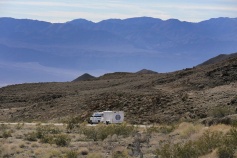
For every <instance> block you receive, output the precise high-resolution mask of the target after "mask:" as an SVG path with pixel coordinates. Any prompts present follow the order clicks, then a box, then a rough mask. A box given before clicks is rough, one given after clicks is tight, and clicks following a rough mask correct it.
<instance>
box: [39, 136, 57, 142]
mask: <svg viewBox="0 0 237 158" xmlns="http://www.w3.org/2000/svg"><path fill="white" fill-rule="evenodd" d="M40 142H41V143H48V144H54V136H53V135H49V134H47V135H43V136H42V137H40Z"/></svg>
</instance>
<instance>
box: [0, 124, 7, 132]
mask: <svg viewBox="0 0 237 158" xmlns="http://www.w3.org/2000/svg"><path fill="white" fill-rule="evenodd" d="M7 129H9V127H8V126H7V125H5V124H1V125H0V131H4V130H7Z"/></svg>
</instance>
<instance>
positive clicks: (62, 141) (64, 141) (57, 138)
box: [53, 134, 71, 146]
mask: <svg viewBox="0 0 237 158" xmlns="http://www.w3.org/2000/svg"><path fill="white" fill-rule="evenodd" d="M70 141H71V139H70V138H69V137H68V136H67V135H65V134H59V135H54V139H53V142H55V144H56V145H57V146H67V145H68V144H69V143H70Z"/></svg>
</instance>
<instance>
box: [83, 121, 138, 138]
mask: <svg viewBox="0 0 237 158" xmlns="http://www.w3.org/2000/svg"><path fill="white" fill-rule="evenodd" d="M134 130H135V128H134V127H133V126H128V125H127V124H126V123H123V124H119V125H116V124H111V125H104V124H99V125H97V126H96V127H87V126H83V127H80V132H81V133H82V134H84V135H85V136H86V137H87V138H88V139H93V140H94V141H97V140H104V139H105V138H107V137H108V136H109V135H111V136H112V135H114V134H116V135H118V136H124V137H127V136H129V135H130V134H131V133H132V132H134Z"/></svg>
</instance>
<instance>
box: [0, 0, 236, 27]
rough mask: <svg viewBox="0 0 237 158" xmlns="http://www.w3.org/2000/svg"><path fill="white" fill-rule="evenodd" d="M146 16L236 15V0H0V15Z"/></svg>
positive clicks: (45, 17)
mask: <svg viewBox="0 0 237 158" xmlns="http://www.w3.org/2000/svg"><path fill="white" fill-rule="evenodd" d="M139 16H149V17H155V18H161V19H163V20H165V19H170V18H176V19H179V20H182V21H190V22H197V21H202V20H207V19H210V18H216V17H237V0H169V1H164V0H162V1H159V0H41V1H36V0H0V17H13V18H19V19H22V18H27V19H37V20H43V21H49V22H66V21H70V20H72V19H78V18H83V19H88V20H91V21H94V22H98V21H101V20H104V19H109V18H119V19H125V18H129V17H139Z"/></svg>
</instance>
